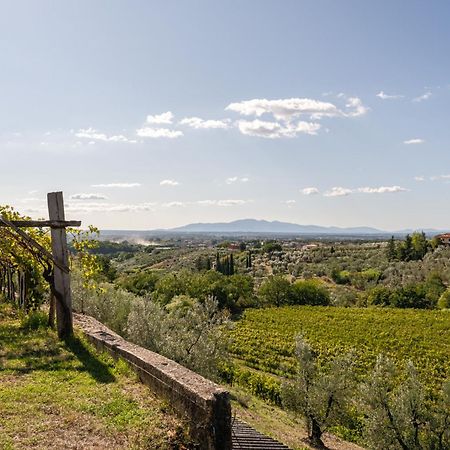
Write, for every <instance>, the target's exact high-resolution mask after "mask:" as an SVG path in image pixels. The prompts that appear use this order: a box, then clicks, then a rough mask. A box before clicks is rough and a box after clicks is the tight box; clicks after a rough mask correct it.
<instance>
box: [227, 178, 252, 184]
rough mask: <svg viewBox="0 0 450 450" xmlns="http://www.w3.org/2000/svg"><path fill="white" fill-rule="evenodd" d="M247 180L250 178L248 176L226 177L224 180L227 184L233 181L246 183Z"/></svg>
mask: <svg viewBox="0 0 450 450" xmlns="http://www.w3.org/2000/svg"><path fill="white" fill-rule="evenodd" d="M249 180H250V179H249V178H248V177H242V178H239V177H228V178H227V179H226V180H225V183H227V184H233V183H236V182H240V183H247V182H248V181H249Z"/></svg>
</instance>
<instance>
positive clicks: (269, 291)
mask: <svg viewBox="0 0 450 450" xmlns="http://www.w3.org/2000/svg"><path fill="white" fill-rule="evenodd" d="M258 295H259V297H260V299H261V302H262V303H263V304H264V305H275V306H282V305H286V304H288V303H289V301H290V298H291V295H292V287H291V283H289V281H288V280H286V278H284V277H283V276H281V275H275V276H271V277H269V278H268V279H267V280H266V281H264V283H263V284H262V285H261V287H260V288H259V292H258Z"/></svg>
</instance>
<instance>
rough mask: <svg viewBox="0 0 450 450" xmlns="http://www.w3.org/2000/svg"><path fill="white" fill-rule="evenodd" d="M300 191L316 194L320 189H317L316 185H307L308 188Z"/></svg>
mask: <svg viewBox="0 0 450 450" xmlns="http://www.w3.org/2000/svg"><path fill="white" fill-rule="evenodd" d="M300 192H301V193H302V194H303V195H316V194H318V193H319V189H317V188H316V187H306V188H303V189H300Z"/></svg>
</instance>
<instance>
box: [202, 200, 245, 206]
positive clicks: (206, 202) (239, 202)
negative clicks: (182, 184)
mask: <svg viewBox="0 0 450 450" xmlns="http://www.w3.org/2000/svg"><path fill="white" fill-rule="evenodd" d="M251 201H252V200H241V199H230V200H198V201H197V202H195V203H197V204H198V205H201V206H239V205H245V204H246V203H250V202H251Z"/></svg>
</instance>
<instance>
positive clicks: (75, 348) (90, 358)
mask: <svg viewBox="0 0 450 450" xmlns="http://www.w3.org/2000/svg"><path fill="white" fill-rule="evenodd" d="M65 343H66V345H67V348H68V349H69V350H70V351H71V352H72V353H73V354H74V355H75V356H76V357H77V358H78V360H79V361H80V362H81V363H82V364H83V369H84V370H85V371H87V372H89V374H90V375H91V376H92V378H94V379H95V380H96V381H97V382H98V383H113V382H114V381H115V380H116V378H115V376H114V375H113V373H112V371H111V368H110V367H109V366H108V365H107V364H105V363H104V362H102V361H100V359H99V358H98V357H97V356H96V355H95V354H94V353H93V352H92V351H91V350H90V349H89V348H88V347H87V346H86V345H85V344H84V343H83V342H82V341H81V340H80V339H79V338H78V337H76V336H74V337H70V338H68V339H66V341H65Z"/></svg>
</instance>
